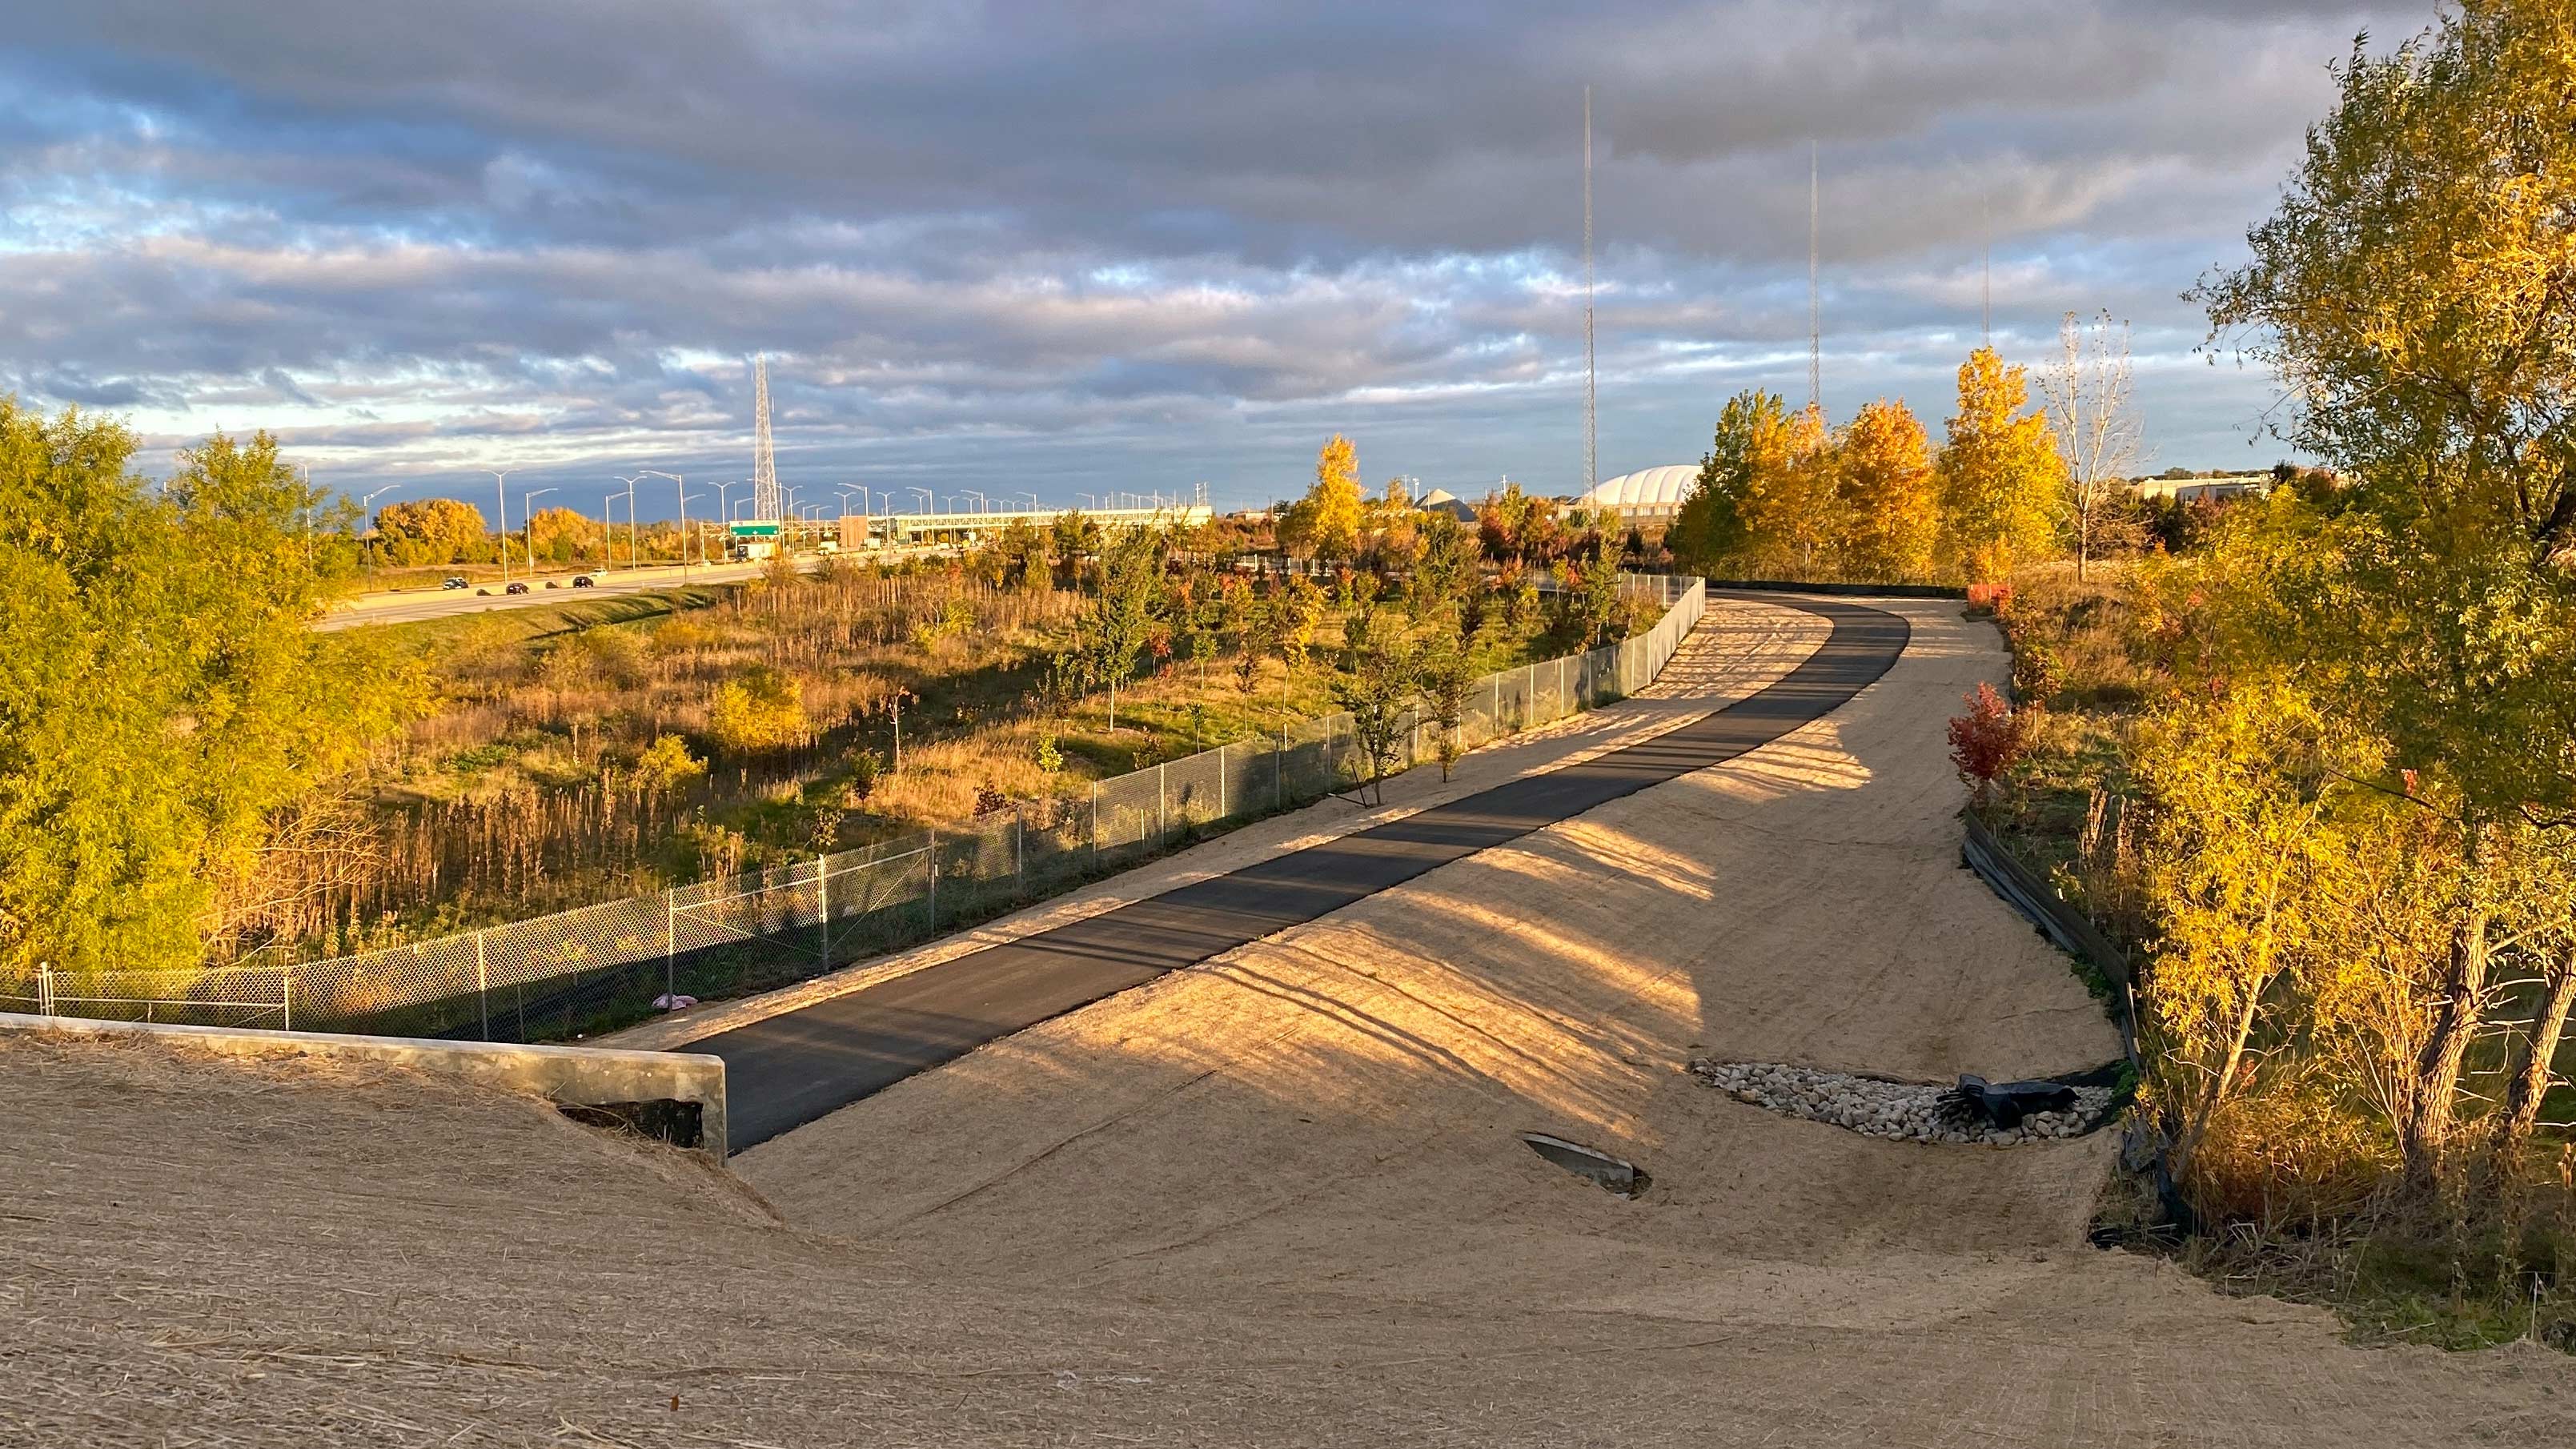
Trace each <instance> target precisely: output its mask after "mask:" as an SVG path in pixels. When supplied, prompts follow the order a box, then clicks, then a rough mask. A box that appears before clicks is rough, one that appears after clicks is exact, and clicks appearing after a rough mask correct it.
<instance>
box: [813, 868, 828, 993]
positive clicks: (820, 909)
mask: <svg viewBox="0 0 2576 1449" xmlns="http://www.w3.org/2000/svg"><path fill="white" fill-rule="evenodd" d="M814 932H815V946H816V949H817V950H818V951H819V952H820V953H821V954H820V955H819V956H818V957H817V958H816V959H818V960H819V961H821V963H822V965H823V969H824V970H826V971H829V970H831V969H832V857H831V856H829V855H817V856H815V857H814Z"/></svg>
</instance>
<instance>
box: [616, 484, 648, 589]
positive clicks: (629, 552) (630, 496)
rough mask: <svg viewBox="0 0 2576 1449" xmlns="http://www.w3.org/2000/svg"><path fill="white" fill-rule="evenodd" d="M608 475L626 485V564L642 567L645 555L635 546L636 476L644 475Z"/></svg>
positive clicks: (630, 566) (637, 567)
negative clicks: (631, 476) (632, 476)
mask: <svg viewBox="0 0 2576 1449" xmlns="http://www.w3.org/2000/svg"><path fill="white" fill-rule="evenodd" d="M608 476H609V477H611V478H614V479H616V480H617V481H618V482H620V483H623V484H625V485H626V566H627V567H628V568H630V569H640V568H642V567H643V566H644V556H643V554H642V553H641V552H639V551H638V550H637V548H636V546H635V533H636V523H635V478H641V477H643V476H644V475H643V474H641V473H638V474H636V475H635V478H629V477H627V476H626V475H625V474H623V473H611V474H609V475H608Z"/></svg>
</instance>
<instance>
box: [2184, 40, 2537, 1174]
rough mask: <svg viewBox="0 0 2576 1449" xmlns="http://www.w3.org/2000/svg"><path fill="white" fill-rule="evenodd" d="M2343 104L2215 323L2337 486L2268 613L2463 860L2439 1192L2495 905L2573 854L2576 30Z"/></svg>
mask: <svg viewBox="0 0 2576 1449" xmlns="http://www.w3.org/2000/svg"><path fill="white" fill-rule="evenodd" d="M2337 80H2338V82H2339V85H2340V95H2339V97H2338V101H2337V104H2336V107H2335V109H2334V111H2333V112H2332V113H2331V114H2329V115H2328V116H2327V117H2326V118H2325V119H2324V120H2322V121H2320V122H2319V123H2318V124H2317V125H2315V126H2313V127H2311V128H2310V130H2309V133H2308V146H2307V154H2306V158H2305V160H2304V161H2303V163H2302V164H2301V166H2300V167H2299V169H2298V171H2297V172H2296V173H2295V174H2294V175H2293V177H2292V178H2291V181H2290V184H2289V186H2288V187H2287V188H2286V190H2285V191H2284V194H2283V196H2282V200H2281V203H2280V205H2279V207H2278V209H2277V210H2276V211H2275V212H2274V213H2273V215H2272V216H2271V217H2270V218H2269V219H2267V220H2266V221H2264V222H2263V223H2262V224H2261V225H2259V226H2257V227H2256V228H2255V229H2254V230H2253V231H2252V232H2251V233H2250V234H2249V236H2248V237H2247V242H2248V246H2249V252H2250V255H2249V258H2248V260H2247V261H2246V263H2245V264H2244V265H2243V266H2240V267H2237V268H2234V269H2232V270H2229V271H2226V272H2223V273H2221V274H2219V275H2217V276H2215V277H2214V278H2212V279H2211V280H2210V281H2208V282H2207V283H2206V284H2204V286H2203V287H2202V288H2201V290H2200V292H2199V296H2200V298H2201V300H2203V301H2204V302H2205V303H2206V304H2207V305H2208V308H2209V314H2210V318H2211V321H2212V323H2213V325H2214V326H2215V327H2216V328H2218V329H2219V330H2220V331H2221V332H2222V333H2236V334H2240V335H2243V336H2245V337H2246V338H2248V339H2249V340H2248V343H2247V346H2248V349H2249V350H2250V351H2251V352H2252V353H2253V355H2255V356H2256V357H2257V358H2259V359H2261V360H2263V361H2266V362H2269V363H2270V364H2272V365H2273V366H2274V367H2275V368H2276V369H2278V371H2279V372H2280V373H2281V374H2282V375H2283V376H2284V377H2285V378H2288V379H2290V380H2292V382H2293V383H2294V384H2295V386H2294V387H2293V389H2292V392H2291V396H2292V399H2293V410H2292V411H2291V412H2290V413H2289V415H2288V418H2287V421H2286V423H2285V424H2284V432H2285V434H2286V437H2287V440H2288V441H2290V442H2292V443H2294V444H2296V445H2297V446H2299V447H2301V448H2303V449H2305V450H2307V451H2308V452H2310V453H2312V454H2314V455H2315V456H2316V457H2318V458H2319V459H2320V460H2322V461H2323V462H2324V463H2325V464H2326V465H2327V466H2328V467H2330V468H2332V469H2334V470H2335V471H2336V472H2337V473H2339V474H2341V475H2343V477H2344V478H2345V479H2346V480H2348V481H2347V487H2346V488H2345V490H2343V491H2342V493H2341V495H2340V496H2338V497H2337V498H2336V499H2334V501H2333V502H2332V503H2331V504H2330V505H2321V504H2319V503H2317V502H2314V501H2311V500H2309V499H2307V498H2304V497H2300V496H2296V494H2295V492H2294V490H2278V491H2276V493H2275V497H2274V500H2273V508H2272V509H2271V510H2269V511H2268V512H2267V514H2266V515H2265V517H2264V519H2263V520H2261V521H2262V522H2263V523H2264V524H2265V525H2266V526H2267V527H2269V528H2270V529H2271V530H2272V532H2273V534H2274V536H2276V537H2279V538H2281V539H2283V540H2285V541H2286V540H2291V539H2295V541H2296V548H2295V551H2290V550H2284V551H2282V552H2281V553H2280V554H2279V555H2278V557H2279V564H2278V566H2277V567H2276V569H2275V570H2274V571H2273V574H2272V576H2271V579H2270V582H2271V584H2272V585H2274V587H2273V588H2272V589H2271V590H2269V591H2267V593H2266V595H2265V596H2264V597H2263V598H2262V599H2261V600H2260V601H2259V605H2258V606H2257V607H2256V608H2255V612H2256V614H2257V615H2258V617H2259V618H2260V619H2261V620H2262V621H2263V623H2264V624H2266V625H2267V626H2269V628H2270V629H2271V630H2272V632H2273V633H2274V634H2275V635H2276V636H2277V637H2276V638H2275V639H2274V641H2273V642H2274V645H2275V647H2276V648H2278V649H2279V650H2280V651H2281V652H2282V653H2283V654H2284V655H2285V656H2287V657H2292V658H2296V659H2297V660H2298V661H2299V664H2300V667H2301V669H2302V670H2303V671H2304V678H2305V681H2306V683H2307V684H2308V687H2309V688H2310V689H2311V690H2312V691H2313V692H2314V693H2315V694H2316V695H2317V697H2318V699H2319V701H2320V707H2321V709H2323V710H2324V711H2326V712H2327V713H2328V714H2330V715H2332V716H2334V717H2335V718H2337V719H2339V720H2341V721H2344V722H2346V723H2347V724H2349V725H2350V726H2351V727H2352V728H2354V729H2356V730H2358V731H2361V732H2363V733H2366V734H2368V735H2371V736H2374V737H2376V738H2377V739H2379V740H2381V741H2382V742H2383V743H2384V745H2385V754H2386V757H2387V761H2388V766H2389V769H2390V770H2391V771H2393V772H2411V773H2404V774H2403V776H2402V778H2403V779H2404V781H2405V783H2404V784H2403V785H2402V786H2400V785H2398V784H2397V783H2396V782H2395V781H2394V780H2390V779H2383V780H2382V781H2381V782H2380V783H2381V785H2382V786H2383V788H2389V789H2396V790H2402V793H2404V794H2405V795H2406V796H2407V797H2408V798H2414V799H2419V800H2421V801H2423V802H2424V806H2425V808H2427V809H2429V810H2433V811H2436V812H2438V813H2440V814H2441V815H2442V816H2443V818H2444V819H2445V820H2446V821H2447V822H2448V825H2449V828H2450V830H2451V831H2452V834H2453V845H2452V848H2451V849H2450V850H2449V851H2448V855H2449V858H2450V859H2451V860H2452V861H2453V863H2454V871H2455V873H2454V874H2453V876H2452V877H2451V879H2450V880H2449V881H2448V882H2447V883H2446V886H2445V888H2444V894H2445V895H2446V897H2447V898H2448V900H2449V901H2450V902H2451V909H2450V920H2451V942H2450V947H2449V951H2448V957H2449V959H2448V962H2447V964H2446V966H2445V969H2444V972H2443V981H2442V983H2441V988H2440V990H2439V991H2438V993H2437V997H2438V1000H2439V1002H2440V1005H2439V1007H2438V1009H2437V1011H2436V1014H2435V1017H2434V1020H2433V1024H2432V1026H2431V1028H2430V1029H2429V1031H2428V1032H2427V1033H2426V1035H2425V1038H2424V1042H2423V1045H2422V1048H2421V1050H2420V1051H2419V1052H2418V1054H2417V1056H2416V1059H2415V1062H2414V1067H2413V1083H2412V1090H2411V1091H2410V1093H2409V1094H2408V1104H2407V1112H2406V1117H2405V1120H2404V1122H2403V1123H2402V1124H2401V1130H2400V1134H2399V1135H2400V1141H2401V1145H2402V1147H2403V1148H2404V1150H2405V1152H2406V1155H2407V1158H2408V1161H2409V1163H2410V1166H2411V1167H2412V1168H2413V1170H2414V1171H2415V1172H2416V1174H2417V1175H2418V1177H2419V1178H2428V1177H2431V1176H2434V1175H2437V1174H2438V1173H2439V1172H2440V1171H2441V1170H2442V1168H2443V1167H2444V1165H2445V1164H2446V1163H2447V1162H2448V1161H2449V1160H2450V1152H2451V1148H2452V1147H2453V1146H2454V1145H2455V1142H2456V1139H2457V1138H2458V1136H2459V1133H2460V1120H2459V1114H2460V1112H2461V1102H2462V1093H2461V1091H2460V1087H2459V1082H2460V1074H2461V1071H2462V1068H2463V1065H2464V1063H2465V1061H2466V1058H2467V1054H2468V1051H2469V1047H2470V1044H2471V1043H2472V1042H2473V1041H2474V1040H2476V1039H2477V1038H2478V1036H2479V1035H2480V1033H2481V1032H2482V1031H2483V1030H2484V1029H2485V1026H2486V1011H2487V1009H2488V1007H2489V1005H2490V1003H2491V1002H2492V1001H2493V999H2494V996H2495V992H2494V991H2493V989H2492V987H2493V984H2494V981H2495V969H2496V964H2497V961H2498V957H2499V953H2500V951H2502V950H2503V949H2504V943H2505V942H2507V941H2509V940H2513V939H2514V937H2513V936H2512V935H2510V934H2509V933H2508V932H2507V930H2506V928H2505V925H2504V922H2503V920H2502V912H2501V909H2500V906H2501V903H2502V901H2503V900H2504V896H2505V892H2504V890H2503V887H2502V884H2501V883H2502V882H2503V881H2504V880H2505V879H2507V878H2508V877H2509V876H2511V875H2512V874H2513V873H2514V871H2515V870H2516V868H2517V867H2516V863H2515V858H2516V856H2517V854H2519V853H2520V851H2521V850H2522V849H2523V848H2525V847H2526V846H2527V847H2528V848H2533V849H2539V848H2547V846H2548V840H2549V838H2550V837H2551V836H2553V835H2554V834H2555V833H2557V832H2561V831H2565V830H2568V829H2576V221H2571V218H2576V133H2571V131H2570V129H2569V128H2568V126H2567V125H2566V105H2567V97H2568V96H2569V95H2571V94H2576V22H2571V19H2570V16H2569V13H2568V11H2567V10H2566V8H2565V7H2564V6H2561V5H2555V4H2531V3H2508V0H2463V3H2461V4H2460V5H2459V6H2457V7H2456V8H2455V9H2453V10H2451V11H2449V12H2447V13H2445V14H2444V15H2443V17H2442V18H2441V20H2440V21H2439V22H2438V23H2437V25H2436V26H2435V28H2434V29H2433V30H2432V31H2431V32H2429V33H2428V34H2427V35H2426V36H2424V37H2422V38H2421V39H2419V40H2417V41H2415V42H2413V43H2410V44H2408V45H2406V46H2404V47H2402V48H2400V49H2399V50H2398V51H2397V52H2396V53H2394V54H2391V55H2388V56H2384V57H2373V56H2371V55H2369V54H2368V53H2367V52H2366V51H2364V50H2363V49H2361V48H2360V47H2359V46H2358V45H2356V47H2355V50H2354V52H2353V55H2352V57H2351V58H2350V60H2349V61H2347V62H2346V63H2345V64H2344V65H2342V66H2341V67H2339V70H2338V74H2337ZM2534 831H2537V832H2538V835H2537V837H2535V836H2533V835H2532V832H2534ZM2517 949H2518V948H2517Z"/></svg>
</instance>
